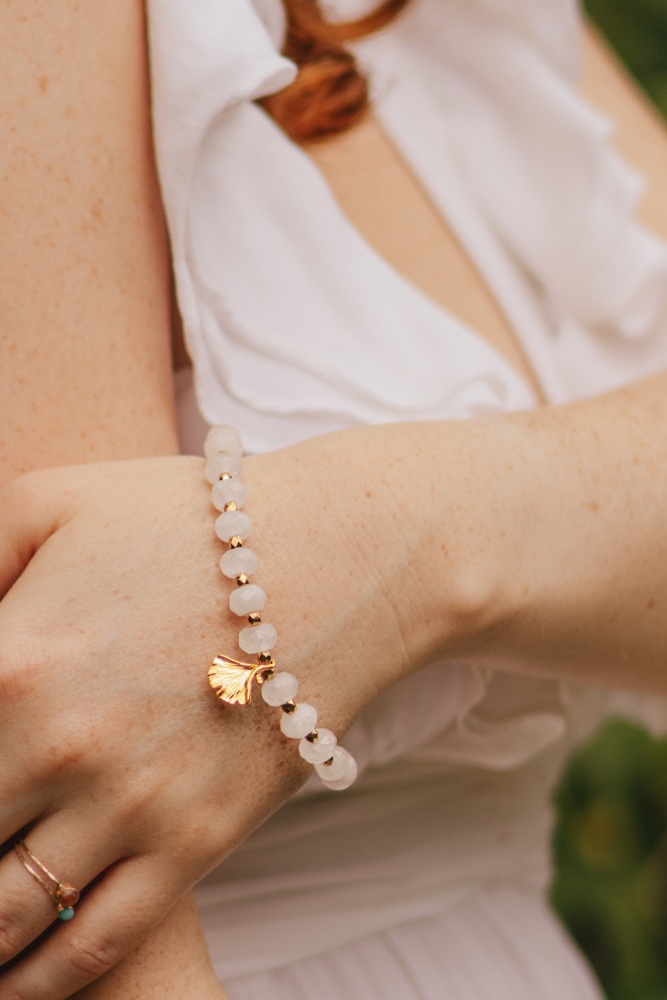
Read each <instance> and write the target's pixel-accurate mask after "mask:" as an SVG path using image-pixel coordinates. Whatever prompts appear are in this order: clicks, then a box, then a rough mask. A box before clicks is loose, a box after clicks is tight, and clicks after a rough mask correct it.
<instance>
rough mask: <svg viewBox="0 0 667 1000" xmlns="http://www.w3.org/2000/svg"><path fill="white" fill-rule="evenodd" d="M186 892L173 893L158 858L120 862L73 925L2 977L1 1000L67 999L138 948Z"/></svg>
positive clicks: (81, 908) (82, 907) (81, 906)
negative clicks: (178, 897)
mask: <svg viewBox="0 0 667 1000" xmlns="http://www.w3.org/2000/svg"><path fill="white" fill-rule="evenodd" d="M185 889H186V886H185V885H182V886H178V887H176V890H175V887H174V884H173V882H172V880H171V878H170V877H169V876H168V874H167V873H166V871H165V866H164V865H162V864H161V862H160V860H159V859H158V858H157V857H156V856H152V857H151V858H146V857H135V858H130V859H128V860H126V861H122V862H120V863H119V864H117V865H116V866H115V867H114V868H113V869H110V870H109V871H108V872H107V873H106V874H105V875H104V877H103V878H102V879H100V881H99V882H98V883H97V884H96V885H95V886H94V887H93V888H92V889H91V890H90V891H89V893H88V894H87V895H86V897H85V899H84V900H82V902H81V903H80V904H79V912H78V913H77V915H76V917H75V919H74V920H71V921H69V922H68V923H63V924H62V925H61V926H59V927H56V928H54V930H53V933H52V934H50V935H49V936H48V937H47V938H46V939H45V940H44V941H43V942H42V943H41V944H40V945H39V946H38V947H37V948H36V949H35V950H34V951H33V952H32V953H30V954H29V955H27V956H26V957H25V958H23V959H22V960H21V961H20V962H18V963H17V964H16V965H15V966H14V967H12V968H11V969H10V970H9V971H8V972H7V973H5V974H4V975H3V974H2V973H0V995H1V996H2V997H3V1000H65V998H66V997H69V996H71V995H72V993H75V992H76V991H77V990H79V989H82V988H83V987H84V986H86V985H87V984H88V983H90V982H92V981H93V980H95V979H97V978H98V977H99V976H101V975H103V974H104V973H105V972H107V971H108V970H109V969H111V968H113V967H114V966H115V965H116V964H117V963H118V962H119V961H120V960H121V959H122V958H124V957H125V956H126V955H128V954H129V953H130V952H131V951H133V950H134V949H135V948H136V947H138V945H139V944H140V943H141V941H142V940H143V938H144V937H145V936H146V935H147V934H148V933H149V932H150V931H151V930H152V929H153V928H154V927H155V926H156V924H158V923H159V922H160V920H162V919H163V917H164V916H165V914H166V913H167V912H168V910H169V909H170V907H171V905H172V904H173V900H174V895H177V896H180V895H182V894H183V892H184V891H185Z"/></svg>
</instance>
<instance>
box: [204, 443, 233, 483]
mask: <svg viewBox="0 0 667 1000" xmlns="http://www.w3.org/2000/svg"><path fill="white" fill-rule="evenodd" d="M241 469H242V465H241V459H240V457H239V456H238V455H232V454H230V453H229V452H228V451H223V452H222V453H221V454H220V455H212V456H211V458H209V459H208V460H207V462H206V465H205V466H204V475H205V476H206V478H207V480H208V481H209V483H210V484H211V486H214V485H215V483H217V482H218V480H219V479H220V476H222V474H223V473H225V472H227V473H229V475H230V476H240V475H241Z"/></svg>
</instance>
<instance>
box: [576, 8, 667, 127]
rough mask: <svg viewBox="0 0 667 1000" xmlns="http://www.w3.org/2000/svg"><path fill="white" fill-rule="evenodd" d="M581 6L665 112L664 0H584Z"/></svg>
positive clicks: (666, 49)
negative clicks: (583, 5)
mask: <svg viewBox="0 0 667 1000" xmlns="http://www.w3.org/2000/svg"><path fill="white" fill-rule="evenodd" d="M585 6H586V10H587V12H588V14H589V15H590V17H591V18H592V19H593V20H594V21H596V22H597V24H598V26H599V27H600V28H601V29H602V31H603V32H604V34H605V35H606V36H607V38H608V39H609V41H610V42H611V44H612V45H613V46H614V48H615V49H616V51H617V52H618V54H619V55H620V57H621V59H622V60H623V61H624V62H625V64H626V65H627V66H628V68H629V69H630V70H631V71H632V73H634V75H635V76H636V77H637V79H638V80H639V82H640V83H641V85H642V86H643V87H644V89H645V90H646V92H647V93H648V95H649V97H651V98H652V100H653V101H654V102H655V104H657V105H658V107H659V108H660V109H661V110H662V112H663V113H664V114H666V115H667V0H586V3H585Z"/></svg>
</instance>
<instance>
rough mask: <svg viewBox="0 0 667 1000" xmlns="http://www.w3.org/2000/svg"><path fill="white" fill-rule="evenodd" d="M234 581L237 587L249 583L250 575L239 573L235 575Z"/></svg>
mask: <svg viewBox="0 0 667 1000" xmlns="http://www.w3.org/2000/svg"><path fill="white" fill-rule="evenodd" d="M236 582H237V584H238V585H239V587H245V585H246V583H250V577H249V576H246V575H245V573H239V575H238V576H237V577H236Z"/></svg>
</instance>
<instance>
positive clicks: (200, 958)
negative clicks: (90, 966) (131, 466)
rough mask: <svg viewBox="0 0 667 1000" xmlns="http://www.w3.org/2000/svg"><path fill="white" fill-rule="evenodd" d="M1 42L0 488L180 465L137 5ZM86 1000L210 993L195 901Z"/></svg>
mask: <svg viewBox="0 0 667 1000" xmlns="http://www.w3.org/2000/svg"><path fill="white" fill-rule="evenodd" d="M0 37H2V50H3V56H2V64H3V109H2V115H1V116H0V159H1V161H2V184H0V217H2V220H3V225H2V227H0V301H1V307H0V316H1V317H2V319H1V322H0V352H1V353H2V365H0V400H2V417H3V420H2V436H1V438H0V484H3V483H5V484H6V483H8V482H10V481H11V480H12V479H13V478H14V477H15V476H17V475H19V474H20V473H23V472H26V471H28V470H30V469H35V468H40V467H45V466H54V465H60V464H70V463H75V462H90V461H103V460H108V459H114V458H131V457H135V456H140V455H155V454H168V453H172V452H175V451H176V450H177V441H176V431H175V421H174V407H173V399H172V380H171V358H170V352H169V325H170V315H169V313H170V309H169V294H168V288H169V257H168V247H167V241H166V237H165V227H164V220H163V215H162V206H161V202H160V195H159V190H158V184H157V178H156V175H155V168H154V163H153V156H152V144H151V123H150V115H149V95H148V76H147V66H146V42H145V24H144V8H143V3H140V2H137V0H132V2H130V3H122V4H118V3H116V2H113V0H112V2H104V0H95V2H86V3H83V4H81V3H74V2H59V3H57V4H54V3H49V2H39V0H29V2H27V0H20V2H19V0H15V2H9V3H5V4H3V5H2V8H1V9H0ZM12 860H13V859H12V856H11V855H10V856H8V858H7V863H9V864H11V862H12ZM23 888H24V892H25V894H24V895H23V897H22V901H23V903H24V904H25V903H26V902H27V900H28V896H29V895H30V892H31V891H32V889H33V888H34V887H33V886H32V885H31V884H30V882H28V884H27V885H25V886H24V887H23ZM38 891H39V892H41V890H38ZM38 899H39V897H38ZM2 909H3V907H2V904H1V903H0V910H2ZM10 919H11V918H10ZM3 927H4V924H3V925H1V926H0V939H2V938H3V935H4V930H3ZM0 949H2V951H3V952H4V951H5V950H6V947H5V944H2V943H0ZM2 978H3V976H2V972H1V971H0V982H1V981H2ZM3 989H4V987H2V986H0V994H1V993H3ZM7 989H9V986H8V987H7ZM3 995H4V994H3ZM85 995H86V998H88V997H89V996H90V998H91V1000H92V997H93V996H94V997H95V1000H106V998H107V997H113V1000H132V998H133V997H137V998H138V997H141V1000H150V998H151V997H156V998H158V997H159V998H160V1000H166V998H167V997H171V996H172V995H173V996H174V997H179V998H181V997H183V996H193V997H194V996H197V997H198V998H199V997H200V998H201V1000H208V998H209V996H210V997H220V996H222V991H221V988H220V986H219V984H217V981H216V980H215V977H213V974H212V972H211V970H210V966H209V963H208V958H207V954H206V948H205V945H204V942H203V940H202V938H201V933H200V932H199V930H198V921H197V916H196V913H195V911H194V907H193V904H192V901H183V902H182V903H181V904H180V905H179V906H178V907H177V909H176V910H175V911H174V913H173V915H170V916H169V917H167V918H166V920H165V921H164V922H163V924H162V925H160V927H159V928H157V929H156V931H155V932H154V933H153V935H152V936H151V939H150V940H149V941H148V942H147V943H146V944H145V945H144V946H143V947H142V948H141V949H139V951H138V952H136V953H135V954H133V955H132V956H131V957H130V958H129V959H128V960H127V961H126V962H124V963H123V964H122V965H121V966H120V967H119V968H118V969H117V970H116V971H115V973H114V975H113V976H112V977H111V976H110V977H109V978H108V979H106V980H105V981H98V983H97V984H96V985H95V986H93V987H91V988H90V992H86V994H85Z"/></svg>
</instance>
